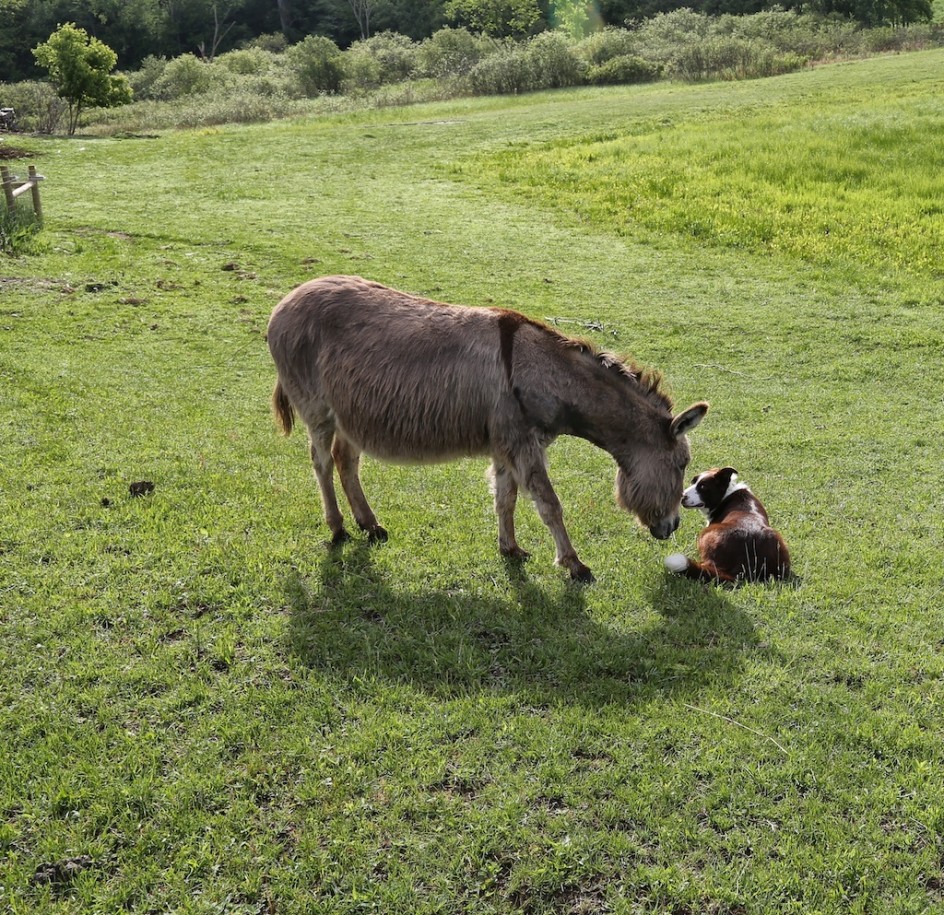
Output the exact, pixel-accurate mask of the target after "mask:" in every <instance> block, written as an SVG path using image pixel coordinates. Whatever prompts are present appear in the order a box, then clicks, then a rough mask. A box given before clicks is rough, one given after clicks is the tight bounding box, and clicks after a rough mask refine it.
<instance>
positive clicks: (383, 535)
mask: <svg viewBox="0 0 944 915" xmlns="http://www.w3.org/2000/svg"><path fill="white" fill-rule="evenodd" d="M389 536H390V535H389V534H388V533H387V530H386V528H383V527H381V526H380V525H379V524H378V525H377V526H376V527H372V528H371V529H370V530H369V531H368V532H367V540H368V542H369V543H386V542H387V540H388V539H389Z"/></svg>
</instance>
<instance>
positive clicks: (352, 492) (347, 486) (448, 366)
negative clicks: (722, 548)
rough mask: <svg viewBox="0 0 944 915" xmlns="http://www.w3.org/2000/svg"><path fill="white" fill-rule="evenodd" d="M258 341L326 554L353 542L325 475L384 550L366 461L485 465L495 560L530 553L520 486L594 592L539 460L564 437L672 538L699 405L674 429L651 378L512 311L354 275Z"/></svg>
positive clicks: (327, 280)
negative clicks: (317, 508) (274, 375)
mask: <svg viewBox="0 0 944 915" xmlns="http://www.w3.org/2000/svg"><path fill="white" fill-rule="evenodd" d="M267 339H268V344H269V350H270V352H271V353H272V358H273V360H274V361H275V365H276V368H277V370H278V381H277V382H276V385H275V391H274V392H273V395H272V405H273V410H274V412H275V416H276V419H277V421H278V422H279V424H280V425H281V427H282V430H283V432H284V433H285V434H286V435H288V434H289V433H290V432H291V431H292V427H293V424H294V418H295V411H298V413H299V414H300V415H301V418H302V419H303V420H304V423H305V425H306V426H307V427H308V437H309V443H310V451H311V460H312V464H313V465H314V471H315V476H316V477H317V480H318V484H319V486H320V488H321V499H322V503H323V505H324V513H325V520H326V521H327V524H328V528H329V529H330V531H331V536H332V542H333V543H340V542H343V541H344V540H346V539H348V534H347V531H346V530H345V528H344V521H343V518H342V515H341V511H340V509H339V508H338V500H337V496H336V494H335V488H334V468H335V467H337V471H338V477H339V478H340V481H341V486H342V487H343V489H344V493H345V495H346V496H347V500H348V502H349V503H350V506H351V511H352V512H353V514H354V519H355V521H356V522H357V524H358V525H359V526H360V528H361V529H362V530H364V531H366V533H367V535H368V537H369V539H370V540H386V539H387V532H386V530H384V528H383V527H381V526H380V524H378V522H377V518H376V516H375V515H374V512H373V511H372V510H371V507H370V505H369V504H368V503H367V499H366V498H365V496H364V491H363V489H362V488H361V483H360V478H359V475H358V465H359V458H360V454H361V453H362V452H364V453H366V454H369V455H372V456H373V457H375V458H378V459H380V460H383V461H396V462H403V463H410V462H418V463H421V462H433V461H445V460H449V459H451V458H456V457H460V456H466V455H478V454H484V455H490V456H491V460H492V464H491V468H490V476H491V482H492V490H493V493H494V500H495V503H494V504H495V512H496V514H497V516H498V545H499V549H500V551H501V553H502V554H503V555H505V556H508V557H511V558H514V559H526V558H527V556H528V553H527V552H525V550H523V549H522V548H521V547H520V546H519V545H518V542H517V540H516V539H515V522H514V511H515V502H516V500H517V497H518V490H519V489H521V490H524V492H525V493H527V494H528V495H529V496H530V497H531V498H532V499H533V501H534V503H535V506H536V507H537V511H538V513H539V514H540V516H541V519H542V520H543V522H544V523H545V524H546V525H547V527H548V529H549V530H550V532H551V535H552V536H553V538H554V543H555V546H556V552H557V558H556V562H557V564H558V565H560V566H563V567H564V568H566V569H567V570H568V571H569V572H570V575H571V578H573V579H575V580H576V581H581V582H590V581H593V574H592V573H591V571H590V569H589V568H587V566H585V565H584V564H583V563H582V562H581V561H580V560H579V559H578V558H577V553H576V551H575V550H574V547H573V545H572V544H571V542H570V538H569V537H568V535H567V530H566V528H565V527H564V520H563V512H562V510H561V504H560V501H559V499H558V498H557V494H556V493H555V492H554V488H553V487H552V485H551V481H550V478H549V477H548V473H547V460H546V456H545V450H546V449H547V446H548V445H549V444H550V443H551V442H552V441H553V440H554V439H555V438H556V437H557V436H558V435H576V436H579V437H580V438H583V439H586V440H587V441H589V442H591V443H592V444H594V445H596V446H597V447H599V448H602V449H604V450H605V451H608V452H609V453H610V454H611V455H612V456H613V458H614V459H615V460H616V464H617V473H616V500H617V502H618V504H619V505H620V506H621V507H622V508H624V509H626V510H627V511H631V512H634V513H635V514H636V516H637V517H638V519H639V521H640V523H642V524H643V525H645V526H646V527H648V528H649V531H650V532H651V533H652V535H653V536H654V537H656V538H657V539H659V540H665V539H666V538H668V537H669V536H670V535H671V534H672V533H673V531H675V529H676V528H677V527H678V524H679V507H680V503H681V498H682V489H683V482H682V481H683V477H684V473H685V468H686V466H687V465H688V462H689V459H690V452H689V446H688V440H687V438H686V433H687V432H689V431H690V430H691V429H693V428H694V427H695V426H697V425H698V424H699V423H700V422H701V420H702V418H703V417H704V415H705V413H706V412H707V410H708V404H707V403H696V404H694V405H693V406H691V407H689V408H688V409H687V410H685V411H684V412H682V413H680V414H678V415H677V416H673V415H672V403H671V401H670V400H669V398H668V396H667V395H666V394H665V393H664V391H663V390H662V389H661V387H660V382H661V376H660V375H659V374H658V373H643V372H642V371H640V370H639V369H638V368H637V367H635V366H634V365H627V364H624V363H623V362H621V361H619V360H618V359H617V358H616V357H615V356H612V355H610V354H609V353H603V352H598V351H597V350H596V349H594V348H593V347H592V346H591V345H590V344H588V343H585V342H582V341H579V340H573V339H570V338H569V337H565V336H564V335H563V334H560V333H558V332H557V331H556V330H554V329H552V328H551V327H548V326H547V325H545V324H542V323H540V322H538V321H534V320H532V319H530V318H527V317H525V316H524V315H522V314H519V313H518V312H515V311H508V310H506V309H502V308H471V307H463V306H457V305H446V304H443V303H441V302H434V301H432V300H429V299H424V298H418V297H417V296H413V295H409V294H407V293H404V292H398V291H397V290H395V289H390V288H388V287H386V286H382V285H380V284H379V283H374V282H370V281H368V280H364V279H362V278H361V277H357V276H326V277H322V278H321V279H315V280H310V281H309V282H307V283H303V284H302V285H301V286H299V287H297V288H296V289H294V290H293V291H292V292H290V293H289V294H288V295H287V296H285V298H284V299H282V301H281V302H279V304H278V305H277V306H276V308H275V310H274V311H273V312H272V317H271V318H270V319H269V326H268V336H267Z"/></svg>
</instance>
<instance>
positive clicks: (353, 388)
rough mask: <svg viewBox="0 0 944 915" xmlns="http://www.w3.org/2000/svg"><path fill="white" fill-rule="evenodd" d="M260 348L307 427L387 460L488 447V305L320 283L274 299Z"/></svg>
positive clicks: (335, 281)
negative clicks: (265, 347)
mask: <svg viewBox="0 0 944 915" xmlns="http://www.w3.org/2000/svg"><path fill="white" fill-rule="evenodd" d="M268 342H269V348H270V350H271V352H272V357H273V359H274V360H275V364H276V367H277V368H278V373H279V383H280V385H281V387H282V388H283V389H284V395H287V398H288V400H289V401H290V402H291V404H292V405H294V407H295V409H297V410H298V412H299V413H300V414H301V416H302V418H303V419H304V421H305V423H306V425H307V426H308V427H309V429H312V428H313V427H315V428H317V427H318V426H320V425H323V424H324V423H325V422H326V421H329V420H330V421H333V422H335V423H336V424H337V426H338V427H339V428H340V429H341V430H343V433H344V434H345V436H347V437H348V438H349V439H350V440H351V441H352V442H353V443H354V444H356V445H357V446H358V448H359V449H360V450H363V451H365V452H367V453H368V454H372V455H374V456H376V457H379V458H384V459H387V460H395V461H425V460H442V459H446V458H451V457H455V456H458V455H464V454H481V453H484V452H486V451H487V450H488V425H489V420H490V414H491V412H492V410H493V408H494V404H495V399H496V394H497V393H498V392H497V389H496V386H498V385H500V383H501V381H502V378H501V374H500V371H499V358H498V329H497V325H496V315H495V313H494V312H492V311H490V310H488V309H480V308H462V307H458V306H451V305H444V304H441V303H439V302H433V301H431V300H429V299H423V298H418V297H416V296H412V295H408V294H406V293H402V292H398V291H397V290H394V289H389V288H387V287H386V286H381V285H380V284H379V283H373V282H369V281H367V280H364V279H361V278H360V277H349V276H331V277H323V278H321V279H317V280H311V281H310V282H307V283H304V284H302V285H301V286H299V287H298V288H297V289H295V290H293V291H292V292H291V293H289V294H288V295H287V296H286V297H285V298H284V299H283V300H282V301H281V302H280V303H279V305H278V306H277V307H276V309H275V311H274V312H273V314H272V317H271V319H270V321H269V328H268ZM278 412H279V414H280V415H284V414H283V411H281V410H279V411H278ZM285 425H286V423H285V422H284V421H283V427H284V426H285Z"/></svg>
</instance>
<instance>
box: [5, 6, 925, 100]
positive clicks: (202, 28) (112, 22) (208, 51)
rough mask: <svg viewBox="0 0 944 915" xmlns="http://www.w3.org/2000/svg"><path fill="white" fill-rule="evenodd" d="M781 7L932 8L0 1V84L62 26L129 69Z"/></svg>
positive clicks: (920, 16) (902, 9) (890, 9)
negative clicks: (461, 31)
mask: <svg viewBox="0 0 944 915" xmlns="http://www.w3.org/2000/svg"><path fill="white" fill-rule="evenodd" d="M784 6H785V7H787V8H794V9H797V10H801V9H802V10H806V11H812V12H816V13H819V14H823V15H830V14H838V15H841V16H843V17H848V18H850V19H852V20H853V21H857V22H859V23H861V24H864V25H868V26H878V25H901V24H904V23H909V22H918V21H922V20H927V19H930V18H931V13H932V9H931V0H812V2H804V0H786V2H781V3H778V4H775V3H773V2H772V0H601V2H600V3H599V4H598V6H590V7H588V6H587V5H586V4H580V3H577V2H574V0H570V2H568V0H0V21H3V29H2V30H0V80H4V81H14V80H20V79H26V78H31V77H35V76H38V75H39V72H38V70H37V69H36V66H35V61H34V60H33V57H32V54H31V49H32V48H34V47H36V45H37V44H39V43H40V42H43V41H46V40H47V39H48V37H49V35H50V34H51V33H52V32H54V31H55V30H56V29H57V28H58V27H59V26H60V25H62V24H63V23H66V22H73V23H75V24H76V25H77V26H78V27H79V28H84V29H85V30H86V31H87V32H88V33H89V34H90V35H92V36H93V37H95V38H98V39H99V40H100V41H102V42H104V43H105V44H106V45H108V46H109V47H110V48H113V49H114V50H115V52H116V53H117V54H118V58H119V62H120V65H121V66H122V67H123V68H125V69H135V68H137V67H138V66H140V64H141V63H142V61H144V60H145V59H146V58H147V57H149V56H155V57H167V58H171V57H179V56H180V55H181V54H184V53H195V54H199V55H201V56H204V57H213V56H215V55H216V54H217V53H221V52H225V51H230V50H233V49H234V48H237V47H240V46H243V45H245V44H246V43H247V42H259V41H261V42H262V43H263V44H264V45H269V46H270V47H272V46H274V47H275V48H279V47H285V46H286V45H288V44H294V43H296V42H298V41H300V40H302V39H303V38H305V37H306V36H308V35H323V36H325V37H328V38H330V39H331V40H332V41H334V42H335V43H336V44H338V45H339V46H340V47H342V48H344V47H347V46H348V45H349V44H350V43H351V42H352V41H355V40H358V39H363V38H369V37H370V36H371V35H373V34H375V33H377V32H382V31H396V32H399V33H401V34H403V35H406V36H408V37H409V38H411V39H413V40H414V41H417V40H422V39H425V38H428V37H429V36H430V35H432V34H433V33H434V32H436V31H437V30H438V29H440V28H441V27H442V26H443V25H454V26H464V27H467V28H469V29H470V30H471V31H484V32H486V33H487V34H489V35H491V36H493V37H509V36H516V37H522V36H526V35H534V34H537V33H538V32H540V31H543V30H545V29H547V28H549V27H563V28H565V29H566V30H568V31H574V30H578V29H586V28H588V27H590V26H601V25H616V26H625V25H627V24H629V23H633V22H639V21H641V20H642V19H645V18H649V17H652V16H653V15H655V14H657V13H664V12H671V11H674V10H677V9H679V8H684V7H687V8H691V9H693V10H694V11H695V12H705V13H708V14H711V15H716V14H721V13H732V14H736V15H741V14H744V13H756V12H759V11H762V10H766V9H780V8H782V7H784ZM591 9H592V10H593V14H592V16H591V15H589V14H588V10H591Z"/></svg>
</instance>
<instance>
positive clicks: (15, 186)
mask: <svg viewBox="0 0 944 915" xmlns="http://www.w3.org/2000/svg"><path fill="white" fill-rule="evenodd" d="M27 176H28V177H27V179H26V180H25V181H21V180H20V179H19V178H18V177H17V176H16V175H14V174H12V173H11V172H10V169H9V168H8V167H7V166H6V165H0V179H2V183H3V196H4V197H5V198H6V201H7V209H8V210H11V211H12V210H13V208H14V207H15V206H16V198H17V197H19V196H20V194H25V193H26V192H27V191H29V192H30V194H31V195H32V198H33V212H34V213H35V214H36V218H37V219H38V220H39V221H40V222H42V221H43V204H42V201H41V200H40V199H39V182H40V181H43V180H45V179H44V177H43V176H42V175H37V174H36V166H35V165H30V166H29V167H28V168H27Z"/></svg>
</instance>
